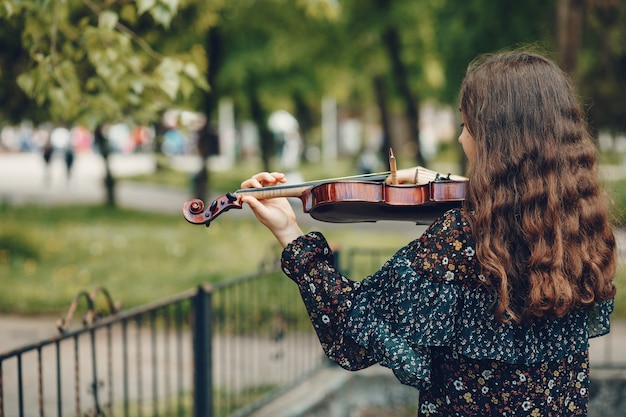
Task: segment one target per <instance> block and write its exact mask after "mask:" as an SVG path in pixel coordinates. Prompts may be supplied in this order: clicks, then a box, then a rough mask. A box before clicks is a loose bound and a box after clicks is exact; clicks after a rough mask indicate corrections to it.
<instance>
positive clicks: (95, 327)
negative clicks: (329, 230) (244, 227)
mask: <svg viewBox="0 0 626 417" xmlns="http://www.w3.org/2000/svg"><path fill="white" fill-rule="evenodd" d="M391 254H392V253H391V251H389V250H369V249H367V250H366V249H350V250H347V251H344V252H342V253H341V260H342V265H344V267H343V270H344V272H345V273H346V274H347V275H350V276H353V277H360V276H364V275H367V274H368V273H371V272H373V271H375V270H376V269H377V268H378V267H380V265H381V264H382V263H383V262H384V261H385V260H386V259H387V258H388V257H389V256H390V255H391ZM99 294H104V296H105V303H104V304H106V305H105V306H106V307H108V310H109V312H110V313H112V314H107V315H105V314H104V312H103V311H104V310H103V308H102V305H103V303H102V302H101V301H100V302H99V301H98V300H97V299H96V298H97V296H98V295H99ZM81 300H85V302H86V304H87V306H86V313H85V314H84V316H83V324H82V325H80V326H74V327H75V328H72V326H71V319H72V317H73V316H74V315H76V313H77V311H78V310H80V308H79V307H80V306H79V304H80V301H81ZM83 310H85V308H84V309H83ZM622 327H623V326H622ZM59 328H60V330H61V332H59V334H58V335H57V336H55V337H52V338H50V339H48V340H43V341H41V342H38V343H35V344H32V345H28V346H23V347H21V348H19V349H15V350H12V351H9V352H6V353H4V354H0V417H5V416H6V417H25V416H40V417H43V416H57V417H65V416H76V417H78V416H81V417H82V416H124V417H129V416H132V417H135V416H137V417H141V416H167V417H170V416H202V417H214V416H215V417H221V416H244V415H246V413H248V412H249V411H252V410H254V409H256V408H258V407H259V406H261V405H263V404H264V403H266V402H268V401H271V399H272V398H274V397H275V396H276V395H278V394H280V393H281V392H282V391H283V390H284V389H285V388H286V387H288V386H290V385H292V384H293V383H295V382H297V381H299V380H304V379H305V378H307V377H308V375H309V374H310V373H312V372H314V371H315V370H317V369H318V368H320V367H321V366H323V365H324V364H326V363H327V361H326V360H325V359H324V357H323V354H322V350H321V348H320V347H319V342H318V340H317V338H316V336H315V333H314V332H313V329H312V327H311V324H310V322H309V320H308V317H307V315H306V311H305V309H304V306H303V304H302V301H301V299H300V295H299V294H298V289H297V287H296V286H295V284H293V283H292V282H291V281H290V280H289V279H287V278H286V277H285V276H284V275H283V274H282V273H281V272H280V271H279V270H278V267H277V265H273V266H269V267H267V266H266V267H263V268H261V270H260V271H259V272H258V273H255V274H251V275H249V276H244V277H239V278H235V279H232V280H229V281H225V282H222V283H218V284H214V285H201V286H199V287H198V288H196V289H193V290H190V291H188V292H186V293H183V294H179V295H177V296H174V297H171V298H167V299H164V300H161V301H158V302H155V303H152V304H149V305H145V306H142V307H139V308H135V309H130V310H125V311H118V309H117V307H116V306H115V305H114V304H113V303H112V301H111V299H110V297H109V296H108V294H107V293H106V291H94V292H92V293H91V294H86V293H81V294H79V296H77V298H76V299H75V300H74V302H73V303H72V306H71V308H70V310H69V311H68V315H67V316H66V317H65V318H64V319H63V320H60V323H59ZM622 330H623V331H622V333H626V329H622ZM620 340H621V339H620V338H619V337H616V336H614V335H613V334H611V335H609V336H607V337H604V338H600V340H599V343H598V344H597V345H596V346H593V344H592V361H591V365H592V367H600V368H611V369H620V368H621V369H623V368H626V358H625V357H624V352H623V349H619V347H618V344H619V343H620Z"/></svg>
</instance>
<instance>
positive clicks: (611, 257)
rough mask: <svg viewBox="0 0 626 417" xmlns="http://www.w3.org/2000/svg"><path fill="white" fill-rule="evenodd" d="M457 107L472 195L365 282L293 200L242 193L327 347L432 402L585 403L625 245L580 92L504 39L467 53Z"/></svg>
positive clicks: (466, 405) (448, 405)
mask: <svg viewBox="0 0 626 417" xmlns="http://www.w3.org/2000/svg"><path fill="white" fill-rule="evenodd" d="M460 111H461V117H462V120H463V131H462V133H461V135H460V137H459V141H460V142H461V145H462V147H463V149H464V151H465V153H466V155H467V158H468V161H469V167H468V173H467V175H468V178H469V190H468V193H467V196H466V200H465V203H464V207H463V208H462V209H453V210H450V211H448V212H446V213H444V214H443V215H442V216H441V217H440V218H439V219H438V220H437V221H435V222H434V223H433V224H432V225H431V226H430V227H429V228H428V229H427V230H426V232H425V233H424V234H423V235H422V236H421V237H420V238H419V239H417V240H415V241H414V242H412V243H410V244H409V245H407V246H406V247H404V248H402V249H401V250H400V251H398V252H397V253H396V254H395V255H394V256H393V257H392V258H391V259H390V260H389V261H387V262H386V263H385V265H384V266H383V267H382V268H381V269H380V270H379V271H378V272H377V273H375V274H373V275H372V276H370V277H367V278H365V279H364V280H363V281H362V282H353V281H350V280H348V279H347V278H345V277H343V276H341V274H340V273H338V272H337V271H336V270H335V269H334V268H333V265H334V263H333V259H332V253H331V251H330V249H329V247H328V245H327V243H326V241H325V240H324V237H323V236H322V235H321V234H320V233H309V234H307V235H303V233H302V231H301V230H300V228H299V227H298V225H297V223H296V220H295V215H294V212H293V211H292V210H291V208H290V206H289V203H288V202H287V201H286V200H284V199H268V200H262V201H259V200H257V199H255V198H254V197H252V196H245V197H243V198H242V200H243V201H244V202H246V203H247V204H249V205H250V207H251V208H252V210H253V211H254V213H255V214H256V216H257V218H258V219H259V220H260V221H261V222H262V223H263V224H265V225H266V226H267V227H268V228H269V229H270V230H271V231H272V233H273V234H274V235H275V236H276V238H277V239H278V241H279V242H280V243H281V244H282V246H283V247H284V248H285V249H284V251H283V254H282V265H283V269H284V272H285V273H286V274H287V275H288V276H289V277H290V278H291V279H292V280H294V281H295V282H296V283H297V284H298V286H299V288H300V292H301V294H302V298H303V300H304V303H305V305H306V307H307V310H308V312H309V315H310V318H311V321H312V322H313V325H314V327H315V329H316V331H317V333H318V336H319V339H320V342H321V344H322V347H323V348H324V351H325V353H326V354H327V355H328V356H329V357H330V358H331V359H333V360H335V361H336V362H337V363H339V364H340V365H341V366H343V367H344V368H346V369H351V370H356V369H361V368H364V367H367V366H369V365H372V364H374V363H380V364H381V365H383V366H386V367H389V368H391V369H392V370H393V372H394V374H395V375H396V377H397V378H398V379H399V380H400V381H401V382H402V383H405V384H408V385H412V386H414V387H415V388H417V389H419V390H420V406H419V415H420V416H434V415H442V416H452V415H454V416H469V415H490V416H491V415H492V416H512V415H515V416H522V415H523V416H527V415H528V416H578V415H586V414H587V402H588V396H589V354H588V346H589V343H588V339H589V338H591V337H596V336H600V335H603V334H606V333H608V332H609V314H610V313H611V312H612V310H613V297H614V295H615V287H614V285H613V277H614V274H615V268H616V253H615V238H614V235H613V232H612V229H611V225H610V222H609V219H608V208H607V202H606V197H605V195H604V194H603V191H602V189H601V186H600V182H599V179H598V174H597V151H596V148H595V146H594V141H593V140H592V138H591V136H590V134H589V132H588V129H587V126H586V124H585V121H584V115H583V113H582V111H581V108H580V105H579V104H578V103H577V97H576V94H575V92H574V90H573V88H572V86H571V84H570V82H569V80H568V78H567V77H566V76H565V74H564V73H563V72H562V71H561V70H559V68H558V67H557V66H556V65H555V64H554V63H552V62H551V61H550V60H548V59H546V58H544V57H542V56H540V55H536V54H532V53H527V52H509V53H501V54H496V55H489V56H484V57H481V58H479V59H478V60H476V61H475V62H473V63H472V64H470V66H469V68H468V71H467V74H466V78H465V80H464V81H463V84H462V86H461V92H460ZM400 174H401V177H404V178H412V173H411V172H407V171H401V173H400ZM283 181H284V176H283V175H282V174H280V173H271V174H270V173H260V174H257V175H255V176H254V177H252V178H251V179H249V180H247V181H245V182H243V184H242V187H243V188H253V187H262V186H268V185H275V184H278V183H281V182H283Z"/></svg>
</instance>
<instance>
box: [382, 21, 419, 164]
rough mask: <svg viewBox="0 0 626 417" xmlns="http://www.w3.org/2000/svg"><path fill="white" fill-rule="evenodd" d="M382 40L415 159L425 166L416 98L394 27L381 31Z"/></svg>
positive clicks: (398, 36)
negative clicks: (400, 100)
mask: <svg viewBox="0 0 626 417" xmlns="http://www.w3.org/2000/svg"><path fill="white" fill-rule="evenodd" d="M383 42H384V44H385V45H386V47H387V52H388V53H389V59H390V60H391V67H392V71H393V77H394V80H395V82H396V89H397V90H398V94H399V95H400V97H402V99H403V101H404V106H405V114H406V120H407V123H408V128H409V135H410V139H411V141H413V142H414V143H415V159H416V161H417V163H418V165H421V166H426V161H425V160H424V157H423V155H422V150H421V146H420V137H419V105H418V99H417V97H415V96H414V95H413V94H412V93H411V88H410V85H409V76H408V74H407V69H406V65H404V62H403V61H402V56H401V55H402V45H401V41H400V35H399V34H398V31H397V30H396V29H395V28H394V27H389V28H387V29H386V30H385V32H384V33H383Z"/></svg>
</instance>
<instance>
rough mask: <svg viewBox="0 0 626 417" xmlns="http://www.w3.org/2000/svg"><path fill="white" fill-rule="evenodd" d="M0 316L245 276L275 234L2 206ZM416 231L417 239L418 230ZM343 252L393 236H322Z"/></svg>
mask: <svg viewBox="0 0 626 417" xmlns="http://www.w3.org/2000/svg"><path fill="white" fill-rule="evenodd" d="M0 222H1V227H0V277H2V279H0V312H2V313H20V314H39V313H54V314H58V313H59V312H63V311H65V310H66V309H67V308H68V307H69V305H70V303H71V301H72V300H73V298H74V297H75V295H76V294H77V293H78V292H79V291H87V292H90V291H91V290H92V289H94V288H95V287H97V286H103V287H105V288H106V289H107V290H108V291H109V293H110V294H111V296H112V298H113V299H114V300H115V301H120V302H122V305H123V307H124V308H130V307H134V306H138V305H141V304H144V303H147V302H151V301H154V300H156V299H159V298H163V297H168V296H171V295H174V294H177V293H179V292H183V291H186V290H188V289H190V288H194V287H196V286H197V285H198V284H200V283H205V282H217V281H222V280H225V279H229V278H233V277H238V276H241V275H247V274H250V273H253V272H255V271H257V270H258V267H259V265H260V264H261V262H266V261H267V260H268V259H272V260H276V259H277V258H278V257H279V255H280V248H279V246H278V244H277V243H276V242H275V239H274V238H273V236H272V235H271V234H270V233H269V232H268V231H267V230H266V229H265V228H264V227H263V226H262V225H260V224H259V223H258V222H257V221H256V220H254V219H253V218H251V216H250V217H242V216H238V217H237V218H234V217H229V216H222V217H220V219H219V220H218V221H215V222H213V223H212V224H211V227H209V228H206V227H204V226H196V225H191V224H189V223H187V222H186V221H185V220H184V219H183V218H182V215H180V216H179V215H161V214H154V213H143V212H138V211H133V210H126V209H111V208H107V207H104V206H71V207H62V206H61V207H59V206H50V207H37V206H35V207H32V206H28V207H21V206H20V207H11V206H6V205H4V206H0ZM416 233H417V232H416ZM327 235H328V237H329V240H331V241H332V240H337V241H338V242H341V244H342V245H344V246H345V247H352V246H360V247H368V246H382V247H397V246H398V243H397V240H398V237H397V233H394V232H393V231H388V232H385V231H381V230H376V231H369V232H368V231H363V230H361V229H360V228H351V231H349V232H348V233H346V230H345V229H342V230H340V231H332V230H329V232H328V233H327Z"/></svg>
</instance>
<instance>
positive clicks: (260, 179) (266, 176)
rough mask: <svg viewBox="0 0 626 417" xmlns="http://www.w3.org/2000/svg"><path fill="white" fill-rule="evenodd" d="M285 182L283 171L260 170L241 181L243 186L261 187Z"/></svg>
mask: <svg viewBox="0 0 626 417" xmlns="http://www.w3.org/2000/svg"><path fill="white" fill-rule="evenodd" d="M284 182H285V174H283V173H282V172H259V173H258V174H255V175H253V176H252V177H251V178H249V179H247V180H245V181H244V182H242V183H241V188H261V187H267V186H272V185H276V184H280V183H284Z"/></svg>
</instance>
